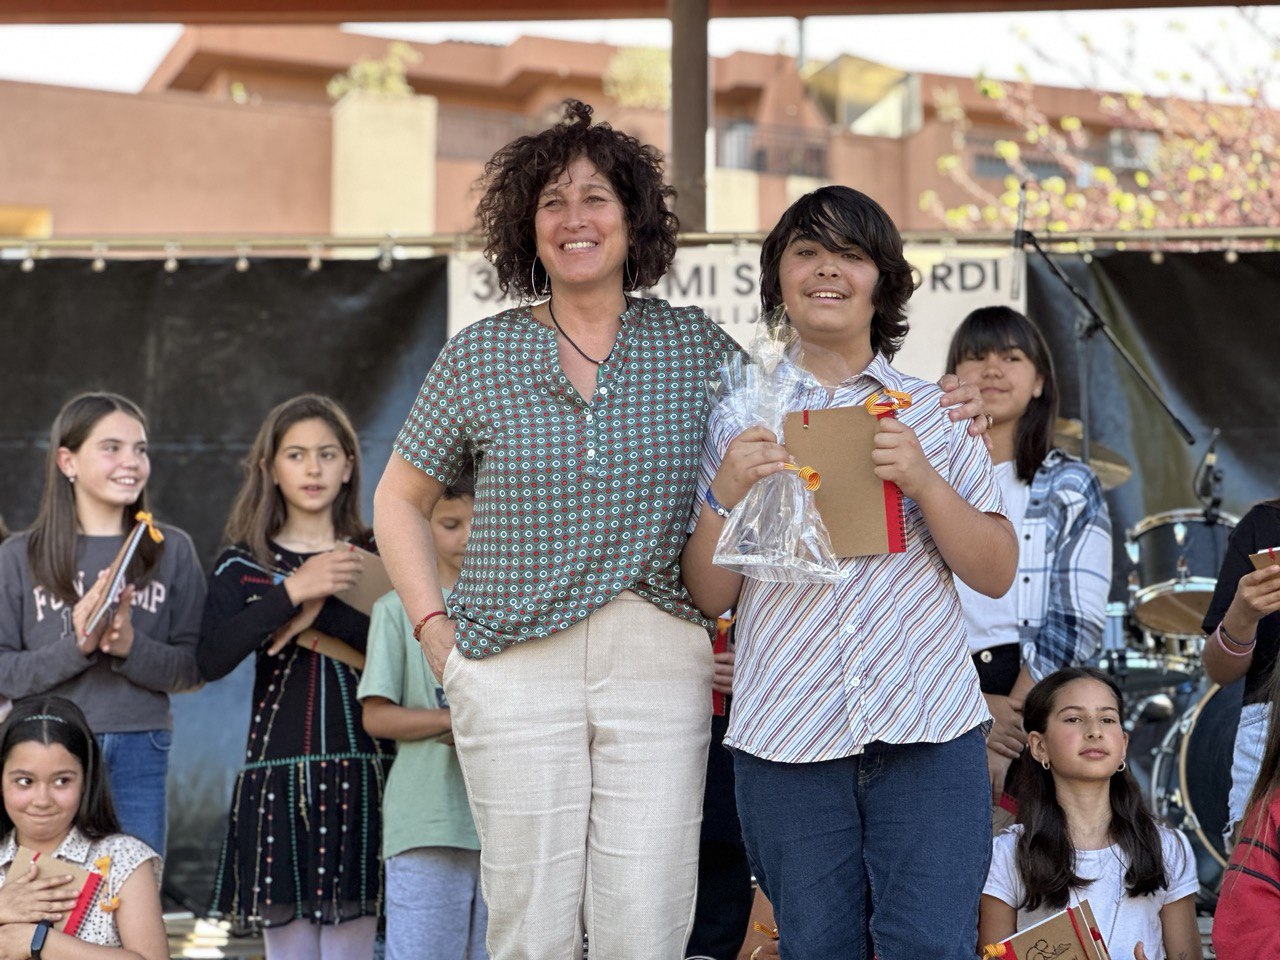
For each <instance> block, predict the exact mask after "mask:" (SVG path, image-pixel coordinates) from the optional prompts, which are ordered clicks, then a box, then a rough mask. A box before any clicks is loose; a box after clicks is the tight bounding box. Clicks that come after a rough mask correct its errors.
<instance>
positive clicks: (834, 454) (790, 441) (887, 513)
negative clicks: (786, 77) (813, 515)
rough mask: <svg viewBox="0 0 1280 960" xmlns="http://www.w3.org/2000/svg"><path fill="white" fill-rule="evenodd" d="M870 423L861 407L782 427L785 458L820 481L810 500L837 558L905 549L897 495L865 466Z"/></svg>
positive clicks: (806, 416) (812, 414)
mask: <svg viewBox="0 0 1280 960" xmlns="http://www.w3.org/2000/svg"><path fill="white" fill-rule="evenodd" d="M876 419H877V418H876V416H875V415H874V414H872V413H870V412H869V411H868V410H867V408H866V407H865V406H857V407H831V408H829V409H826V410H802V411H799V412H797V413H790V414H788V415H787V418H786V420H785V421H784V422H783V426H782V435H783V446H785V447H786V448H787V452H789V453H790V454H791V456H792V457H794V458H795V461H796V463H797V464H798V465H801V466H807V467H812V468H813V469H814V470H816V471H817V472H818V473H819V474H820V475H821V477H822V485H821V486H820V487H819V488H818V489H817V490H816V491H814V494H813V500H814V504H815V505H816V506H817V508H818V514H819V515H820V516H821V517H822V522H823V524H825V525H826V528H827V533H828V534H829V535H830V537H831V548H832V550H833V551H834V553H835V555H836V556H838V557H864V556H873V555H876V554H885V553H902V552H903V551H904V550H906V548H907V545H906V519H905V516H904V514H903V507H902V491H901V490H899V489H898V486H897V484H894V483H889V482H887V481H884V480H881V479H880V478H879V477H877V476H876V474H875V464H874V463H872V461H871V451H872V450H874V449H875V435H876Z"/></svg>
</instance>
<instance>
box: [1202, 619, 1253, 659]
mask: <svg viewBox="0 0 1280 960" xmlns="http://www.w3.org/2000/svg"><path fill="white" fill-rule="evenodd" d="M1213 635H1214V636H1215V637H1217V638H1218V646H1220V647H1221V648H1222V649H1223V652H1225V653H1227V654H1229V655H1230V656H1233V657H1247V656H1248V655H1249V654H1251V653H1253V648H1254V647H1255V646H1257V643H1258V638H1257V637H1256V636H1255V637H1254V638H1253V639H1252V640H1250V641H1249V642H1248V643H1241V642H1240V641H1239V640H1237V639H1236V638H1235V637H1233V636H1231V634H1230V633H1228V632H1227V628H1226V627H1225V626H1223V625H1222V624H1218V629H1217V630H1215V631H1213ZM1228 643H1232V644H1234V645H1235V646H1237V647H1242V648H1243V649H1241V650H1232V649H1231V647H1228V646H1227V644H1228Z"/></svg>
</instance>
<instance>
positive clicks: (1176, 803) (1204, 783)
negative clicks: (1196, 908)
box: [1150, 680, 1244, 908]
mask: <svg viewBox="0 0 1280 960" xmlns="http://www.w3.org/2000/svg"><path fill="white" fill-rule="evenodd" d="M1243 696H1244V681H1243V680H1237V681H1236V682H1235V683H1232V684H1230V685H1228V686H1226V687H1219V686H1217V685H1216V684H1215V685H1213V686H1210V687H1208V688H1207V689H1206V690H1205V691H1204V692H1203V693H1202V694H1201V696H1200V698H1199V700H1198V701H1197V702H1196V703H1195V704H1194V705H1193V706H1192V707H1191V708H1190V709H1189V710H1187V711H1185V712H1184V713H1183V714H1182V716H1181V717H1180V718H1179V719H1178V721H1177V722H1176V723H1174V724H1173V726H1172V727H1171V728H1170V729H1169V732H1168V733H1167V734H1165V737H1164V740H1163V741H1162V742H1161V744H1160V746H1159V748H1158V749H1156V750H1155V751H1153V756H1154V760H1153V762H1152V765H1151V788H1150V789H1151V797H1150V800H1151V809H1152V810H1153V811H1155V813H1156V814H1157V815H1158V816H1160V817H1162V818H1163V819H1164V820H1165V822H1167V823H1168V824H1169V825H1170V826H1171V827H1174V828H1176V829H1178V830H1181V831H1182V832H1183V833H1185V834H1186V835H1187V839H1189V840H1190V841H1191V848H1192V850H1194V851H1195V856H1196V873H1197V875H1198V876H1199V878H1200V895H1199V896H1198V897H1197V898H1196V899H1197V903H1198V904H1199V905H1201V906H1204V907H1210V908H1211V907H1212V906H1213V905H1215V904H1216V903H1217V899H1218V895H1217V890H1218V884H1219V882H1220V881H1221V879H1222V871H1223V870H1224V869H1226V866H1227V860H1228V858H1229V856H1230V854H1229V851H1228V850H1227V846H1226V843H1225V842H1224V840H1223V837H1222V831H1223V828H1224V827H1225V826H1226V824H1227V795H1228V794H1229V793H1230V791H1231V757H1232V753H1233V752H1234V745H1235V739H1236V728H1237V727H1238V726H1239V724H1240V704H1241V701H1242V700H1243Z"/></svg>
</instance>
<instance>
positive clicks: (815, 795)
mask: <svg viewBox="0 0 1280 960" xmlns="http://www.w3.org/2000/svg"><path fill="white" fill-rule="evenodd" d="M734 773H735V775H736V778H737V797H738V814H739V816H740V817H741V818H742V830H743V834H744V836H745V839H746V842H747V855H748V856H749V857H750V859H751V866H752V868H753V869H754V871H755V874H756V879H757V880H759V882H760V887H761V889H762V890H764V893H765V896H767V897H768V898H769V902H770V903H771V904H772V905H773V911H774V917H775V919H776V920H777V923H778V932H779V934H780V937H781V939H780V941H779V944H778V946H779V947H780V948H781V953H782V957H783V960H819V958H823V960H826V958H830V960H836V958H839V960H861V958H866V960H871V958H872V957H878V958H879V960H918V958H922V957H928V958H929V960H973V957H974V954H975V952H976V951H977V942H978V900H979V898H980V897H981V895H982V886H983V883H984V882H985V881H986V879H987V868H988V867H989V866H990V864H991V785H990V783H989V782H988V780H987V762H986V742H985V740H984V739H983V736H982V730H981V728H978V727H975V728H974V729H972V730H970V731H969V732H968V733H965V734H963V735H962V736H960V737H957V738H956V739H955V740H951V741H948V742H946V743H910V744H886V743H873V744H871V745H869V746H868V747H867V749H866V751H865V752H864V753H862V754H860V755H858V756H854V757H845V758H842V759H838V760H828V761H824V762H821V763H774V762H772V761H769V760H761V759H760V758H758V757H753V756H751V755H750V754H746V753H743V752H742V751H735V753H734Z"/></svg>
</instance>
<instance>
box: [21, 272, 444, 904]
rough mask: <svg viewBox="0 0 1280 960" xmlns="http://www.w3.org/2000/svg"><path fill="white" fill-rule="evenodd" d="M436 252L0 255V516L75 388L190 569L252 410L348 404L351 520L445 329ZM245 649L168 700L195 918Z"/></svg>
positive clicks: (34, 483)
mask: <svg viewBox="0 0 1280 960" xmlns="http://www.w3.org/2000/svg"><path fill="white" fill-rule="evenodd" d="M445 266H446V259H445V258H434V259H430V260H407V261H399V262H397V263H396V264H395V266H394V268H393V269H392V270H390V271H387V272H382V271H380V270H379V269H378V268H377V266H376V264H374V263H371V262H367V261H334V262H329V263H325V264H324V266H323V268H322V269H321V270H319V271H314V272H312V271H309V270H308V269H307V262H306V261H305V260H294V259H288V260H282V259H263V260H254V261H252V263H251V264H250V269H249V270H247V271H244V272H240V271H237V270H236V269H235V266H234V261H231V260H184V261H182V264H181V266H180V268H179V269H178V270H177V271H175V272H174V273H168V272H166V271H165V270H164V269H163V266H162V263H161V262H160V261H137V262H127V261H113V262H111V263H109V264H108V266H107V268H106V270H105V271H103V272H102V273H95V272H93V270H92V269H91V267H90V264H89V261H86V260H57V261H42V262H39V263H38V264H37V265H36V268H35V269H34V270H33V271H31V272H30V273H24V272H22V271H21V269H20V267H19V265H18V264H17V263H15V262H12V261H9V262H0V316H3V318H4V319H3V327H2V329H3V344H4V351H3V363H4V372H3V375H2V376H0V410H3V419H2V421H0V423H2V426H0V449H2V450H3V461H2V462H0V515H3V516H4V518H5V520H6V521H7V522H8V524H9V526H10V527H11V528H14V529H20V528H21V527H23V526H26V525H27V524H28V523H30V522H31V520H32V519H33V518H34V516H35V511H36V509H37V507H38V505H39V498H40V489H41V484H42V482H43V480H42V477H43V465H44V458H45V452H46V450H47V449H48V437H49V427H50V425H51V424H52V422H53V418H54V416H55V415H56V414H57V412H58V408H59V407H60V406H61V405H62V403H63V402H65V401H66V400H67V399H69V398H70V397H71V396H73V395H74V394H76V393H78V392H80V391H84V390H113V391H116V392H119V393H123V394H125V395H126V396H128V397H131V398H132V399H134V400H136V401H137V402H138V403H139V404H141V406H142V408H143V410H144V411H146V413H147V416H148V418H149V419H150V425H151V430H150V440H151V460H152V471H153V473H152V479H151V482H150V484H149V489H150V491H151V498H152V503H153V505H154V507H155V512H156V515H157V516H158V517H159V518H160V519H162V520H165V521H167V522H170V523H173V524H175V525H177V526H179V527H182V528H183V529H185V530H186V531H188V532H189V533H190V534H191V535H192V537H193V538H194V539H195V542H196V547H197V549H198V550H199V552H200V556H201V559H202V561H203V562H204V564H205V566H206V568H208V567H209V566H210V565H211V563H212V561H213V558H214V556H215V555H216V553H217V551H218V549H219V547H220V545H221V531H222V525H223V523H224V521H225V519H226V515H227V509H228V507H229V506H230V504H231V500H232V498H233V497H234V495H235V492H236V490H237V488H238V486H239V483H240V476H241V474H240V467H239V464H240V461H241V460H242V459H243V457H244V455H245V454H246V453H247V452H248V449H249V446H250V444H251V443H252V441H253V437H254V435H255V434H256V432H257V429H258V425H259V424H260V423H261V421H262V418H263V415H264V414H265V413H266V412H267V410H269V409H270V408H271V407H272V406H274V405H275V404H277V403H279V402H280V401H282V400H286V399H288V398H289V397H291V396H294V395H296V394H299V393H304V392H308V391H315V392H320V393H326V394H329V395H331V396H333V397H334V398H336V399H337V400H339V401H340V402H341V403H342V404H343V405H344V406H345V407H346V409H347V411H348V413H350V415H351V418H352V420H353V421H354V423H355V426H356V429H357V430H358V431H359V434H360V438H361V448H362V455H363V459H364V471H363V501H364V508H365V516H366V517H370V516H372V492H373V487H374V485H375V484H376V483H377V480H378V477H379V476H380V474H381V472H382V467H383V464H385V463H386V458H387V455H388V453H389V451H390V447H391V442H392V440H393V439H394V438H395V435H396V433H397V431H398V430H399V428H400V425H401V424H402V423H403V422H404V417H405V414H406V413H407V412H408V410H409V406H410V404H411V403H412V402H413V398H414V396H415V395H416V393H417V389H418V386H419V385H420V384H421V382H422V377H423V376H424V374H425V373H426V370H427V368H428V367H429V366H430V364H431V361H432V360H433V359H434V358H435V356H436V354H437V353H438V352H439V350H440V347H441V345H442V344H443V343H444V340H445V315H446V310H447V300H446V294H447V291H446V285H445V272H446V271H445ZM252 683H253V668H252V663H251V661H246V662H245V663H243V664H241V666H240V667H239V668H238V669H237V670H236V671H235V672H233V673H232V674H231V676H229V677H227V678H226V679H225V680H221V681H219V682H217V683H213V684H210V685H208V686H206V687H205V688H204V689H202V690H200V691H199V692H198V693H195V694H188V695H183V696H177V697H174V698H173V712H174V726H175V730H174V744H173V750H172V753H171V757H170V777H169V862H168V867H167V869H166V871H165V887H166V893H167V894H169V895H170V896H171V897H174V898H176V899H180V900H181V901H182V902H183V903H185V904H186V905H188V906H189V907H190V908H191V909H193V910H195V911H197V912H203V911H204V909H205V908H206V907H207V905H208V902H209V896H210V893H211V891H212V886H213V871H214V868H215V866H216V858H217V854H218V847H219V845H220V843H221V840H222V834H223V831H224V830H225V825H226V813H227V810H228V808H229V805H230V802H229V801H230V795H231V788H232V784H233V782H234V780H235V775H236V771H237V768H238V765H239V763H240V762H241V759H242V757H243V755H244V744H245V738H246V735H247V731H248V720H249V714H248V711H249V702H250V697H251V690H252Z"/></svg>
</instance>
